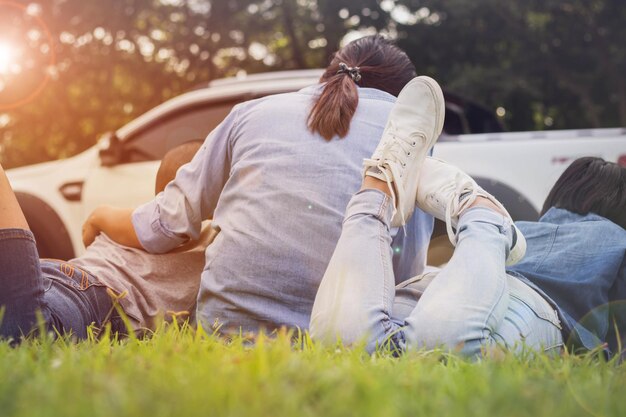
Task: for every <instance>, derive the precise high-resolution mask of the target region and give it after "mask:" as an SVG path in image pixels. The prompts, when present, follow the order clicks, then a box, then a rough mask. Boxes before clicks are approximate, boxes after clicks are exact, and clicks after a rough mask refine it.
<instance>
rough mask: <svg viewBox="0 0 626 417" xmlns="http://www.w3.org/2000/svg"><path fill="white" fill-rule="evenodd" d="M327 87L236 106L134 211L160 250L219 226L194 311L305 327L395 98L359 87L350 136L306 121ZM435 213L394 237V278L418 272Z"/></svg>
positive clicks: (138, 226) (229, 325)
mask: <svg viewBox="0 0 626 417" xmlns="http://www.w3.org/2000/svg"><path fill="white" fill-rule="evenodd" d="M319 91H320V86H319V85H316V86H311V87H308V88H305V89H303V90H300V91H298V92H294V93H287V94H279V95H274V96H268V97H265V98H261V99H257V100H253V101H249V102H245V103H242V104H239V105H237V106H236V107H235V108H234V109H233V110H232V112H231V113H230V114H229V115H228V116H227V117H226V119H225V120H224V121H223V122H222V123H221V124H220V125H219V126H218V127H217V128H216V129H215V130H214V131H213V132H211V133H210V134H209V136H208V137H207V139H206V141H205V142H204V145H203V146H202V148H201V149H200V150H199V151H198V153H197V154H196V156H195V157H194V159H193V160H192V161H191V162H190V163H189V164H187V165H185V166H184V167H182V168H181V169H180V170H179V171H178V173H177V175H176V179H175V180H174V181H172V182H171V183H170V184H168V185H167V187H166V188H165V190H164V191H163V192H162V193H160V194H159V195H158V196H157V197H156V198H155V199H154V200H153V201H151V202H150V203H147V204H145V205H143V206H141V207H139V208H138V209H137V210H135V212H134V213H133V224H134V226H135V230H136V232H137V235H138V237H139V240H140V242H141V244H142V245H143V247H144V248H145V249H146V250H147V251H149V252H153V253H163V252H167V251H169V250H171V249H172V248H175V247H177V246H178V245H180V244H181V243H183V242H185V241H186V240H188V239H195V238H197V237H198V235H199V233H200V223H201V221H202V219H207V218H212V219H213V223H212V224H213V226H214V227H216V228H218V229H219V230H220V233H219V235H218V236H217V238H216V239H215V241H214V242H213V243H212V244H211V245H210V246H209V247H208V248H207V250H206V264H205V268H204V271H203V273H202V281H201V286H200V292H199V295H198V307H197V317H198V318H199V319H200V320H201V322H202V323H203V324H204V325H205V326H207V325H213V324H214V323H216V322H217V323H219V325H221V326H223V327H222V330H236V331H238V330H239V329H241V330H243V331H256V330H258V329H260V328H264V329H266V330H273V329H275V328H277V327H279V326H281V325H286V326H288V327H299V328H301V329H306V328H308V324H309V316H310V313H311V308H312V305H313V301H314V298H315V294H316V292H317V288H318V286H319V283H320V281H321V279H322V276H323V274H324V271H325V269H326V266H327V265H328V262H329V260H330V257H331V255H332V253H333V250H334V248H335V245H336V243H337V240H338V238H339V234H340V233H341V223H342V219H343V215H344V212H345V210H346V206H347V204H348V201H349V200H350V197H351V196H352V194H354V193H355V192H356V191H358V190H359V188H360V185H361V178H362V177H361V171H362V161H363V158H366V157H370V156H371V154H372V152H373V150H374V149H375V147H376V145H377V144H378V142H379V140H380V137H381V134H382V131H383V128H384V126H385V123H386V121H387V117H388V115H389V111H390V110H391V107H392V105H393V103H394V101H395V98H394V97H393V96H391V95H389V94H387V93H385V92H382V91H380V90H376V89H369V88H359V104H358V107H357V110H356V113H355V115H354V117H353V119H352V122H351V125H350V131H349V134H348V135H347V137H345V138H343V139H339V138H334V139H333V140H331V141H326V140H324V139H323V138H322V137H321V136H319V135H318V134H314V133H312V132H311V131H309V130H308V129H307V117H308V114H309V110H310V108H311V105H312V101H313V98H314V96H315V95H316V94H318V93H319ZM432 227H433V219H432V217H430V216H428V215H426V214H424V213H422V212H420V211H416V214H415V215H414V216H413V218H412V220H411V221H410V222H409V224H408V225H407V226H406V235H407V236H408V237H405V233H404V231H402V230H400V231H398V233H397V234H396V237H395V239H394V242H393V251H394V272H395V276H396V281H397V282H398V283H399V282H402V281H404V280H405V279H408V278H409V277H412V276H414V275H417V274H419V273H421V272H422V271H423V269H424V267H425V261H426V252H427V247H428V242H429V239H430V235H431V233H432Z"/></svg>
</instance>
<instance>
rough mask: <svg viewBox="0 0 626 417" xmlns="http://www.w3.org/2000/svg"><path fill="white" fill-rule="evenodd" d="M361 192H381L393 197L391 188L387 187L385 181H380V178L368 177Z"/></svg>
mask: <svg viewBox="0 0 626 417" xmlns="http://www.w3.org/2000/svg"><path fill="white" fill-rule="evenodd" d="M361 190H379V191H382V192H383V193H385V194H387V195H388V196H389V197H391V191H389V186H388V185H387V183H386V182H385V181H382V180H379V179H378V178H374V177H370V176H366V177H365V178H364V179H363V184H362V185H361Z"/></svg>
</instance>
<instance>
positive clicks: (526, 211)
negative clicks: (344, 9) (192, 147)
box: [7, 70, 626, 259]
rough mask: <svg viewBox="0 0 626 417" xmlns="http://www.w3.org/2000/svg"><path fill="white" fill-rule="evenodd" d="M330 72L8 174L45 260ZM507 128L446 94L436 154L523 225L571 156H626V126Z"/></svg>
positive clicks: (236, 86)
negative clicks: (246, 109) (99, 209)
mask: <svg viewBox="0 0 626 417" xmlns="http://www.w3.org/2000/svg"><path fill="white" fill-rule="evenodd" d="M321 74H322V70H300V71H285V72H274V73H268V74H256V75H250V76H247V77H244V78H230V79H224V80H216V81H213V82H211V83H209V84H208V85H207V86H206V87H202V88H199V89H196V90H193V91H190V92H187V93H185V94H182V95H180V96H178V97H176V98H173V99H171V100H169V101H167V102H165V103H163V104H161V105H159V106H157V107H155V108H154V109H152V110H150V111H148V112H147V113H145V114H143V115H142V116H140V117H138V118H137V119H135V120H133V121H132V122H130V123H128V124H127V125H125V126H123V127H120V128H119V129H118V130H117V131H115V132H112V133H109V134H107V135H105V136H104V137H103V138H102V139H101V140H100V141H99V142H98V144H97V145H95V146H93V147H92V148H90V149H88V150H86V151H85V152H82V153H80V154H78V155H76V156H74V157H72V158H68V159H64V160H59V161H52V162H47V163H43V164H37V165H31V166H26V167H21V168H16V169H11V170H9V171H8V172H7V175H8V176H9V179H10V181H11V184H12V185H13V188H14V190H15V192H16V194H17V198H18V200H19V202H20V205H21V206H22V209H23V211H24V213H25V215H26V218H27V220H28V223H29V225H30V227H31V229H32V231H33V233H34V234H35V236H36V238H37V245H38V249H39V254H40V256H41V257H48V258H58V259H70V258H72V257H74V256H77V255H79V254H80V253H81V252H82V251H83V250H84V247H83V245H82V239H81V227H82V223H83V221H84V220H85V218H86V217H87V216H88V215H89V214H90V213H91V211H92V210H93V209H94V208H95V207H96V206H98V205H100V204H112V205H116V206H123V207H135V206H138V205H140V204H142V203H144V202H146V201H149V200H150V199H151V198H152V197H153V195H154V178H155V174H156V170H157V168H158V164H159V160H160V159H161V158H162V156H163V155H164V154H165V153H166V152H167V151H168V150H169V149H171V148H173V147H175V146H177V145H179V144H181V143H184V142H187V141H190V140H197V139H204V138H205V137H206V136H207V134H208V133H209V132H210V131H211V130H212V129H213V128H214V127H216V126H217V125H218V124H219V123H220V122H221V121H222V119H223V118H224V117H225V116H226V115H227V114H228V113H229V112H230V110H231V108H232V107H233V106H234V105H235V104H237V103H240V102H242V101H245V100H249V99H253V98H257V97H262V96H266V95H269V94H275V93H282V92H288V91H293V90H297V89H300V88H302V87H305V86H307V85H311V84H314V83H316V82H317V81H318V79H319V77H320V75H321ZM501 130H502V129H501V127H500V124H499V123H498V121H497V119H496V118H495V117H494V116H493V115H492V114H491V112H489V111H487V110H485V109H484V108H482V107H480V106H477V105H475V104H473V103H471V102H468V101H465V100H463V99H461V98H459V97H456V96H454V95H452V94H449V93H446V124H445V126H444V137H442V138H441V139H440V142H441V143H440V144H438V145H437V146H436V147H435V155H436V156H440V157H442V158H444V159H447V160H449V161H450V162H452V163H455V164H457V165H459V166H460V167H461V168H463V169H464V170H466V171H467V172H468V173H470V174H471V175H473V176H475V177H477V178H478V181H479V183H481V185H482V186H483V187H485V188H486V189H487V190H488V191H490V192H492V193H493V194H494V195H496V197H498V198H499V199H501V200H502V201H503V203H504V204H505V205H506V206H507V207H509V208H510V211H511V214H512V216H513V217H514V218H516V219H536V218H537V214H538V211H539V209H540V207H541V204H542V201H543V199H544V198H545V196H546V194H547V192H548V190H549V188H550V186H551V185H552V183H553V182H554V180H555V179H556V177H557V176H558V175H559V174H560V172H561V171H562V170H563V169H564V167H565V166H566V163H569V161H570V160H571V159H573V158H575V157H577V156H582V155H589V154H593V155H599V156H603V157H605V158H606V159H609V160H618V159H619V158H620V157H621V158H622V159H626V140H625V139H626V132H625V129H603V130H596V131H563V132H550V133H541V132H537V133H532V132H522V133H498V132H501ZM488 132H492V133H488ZM493 132H496V133H493ZM477 133H478V134H477ZM596 136H598V137H597V138H596Z"/></svg>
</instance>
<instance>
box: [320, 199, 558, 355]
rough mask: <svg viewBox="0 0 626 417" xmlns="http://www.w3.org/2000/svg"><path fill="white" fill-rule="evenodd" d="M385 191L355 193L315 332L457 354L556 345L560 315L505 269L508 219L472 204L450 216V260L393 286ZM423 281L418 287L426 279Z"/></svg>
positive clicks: (372, 347) (331, 339)
mask: <svg viewBox="0 0 626 417" xmlns="http://www.w3.org/2000/svg"><path fill="white" fill-rule="evenodd" d="M391 213H392V210H391V204H390V199H389V197H387V196H386V195H385V194H383V193H382V192H379V191H375V190H364V191H360V192H359V193H357V194H355V195H354V197H353V198H352V200H351V201H350V204H349V205H348V208H347V211H346V216H345V219H344V223H343V229H342V233H341V237H340V239H339V241H338V243H337V247H336V248H335V252H334V254H333V256H332V258H331V261H330V264H329V266H328V269H327V270H326V273H325V274H324V278H323V280H322V283H321V285H320V287H319V290H318V293H317V297H316V299H315V303H314V305H313V311H312V314H311V325H310V332H311V335H312V337H313V338H314V339H320V340H324V341H329V342H334V341H336V340H337V339H340V340H341V341H342V342H343V343H345V344H353V343H356V342H359V341H364V342H365V343H366V348H367V349H368V351H370V352H372V351H374V350H375V349H376V347H377V346H381V345H383V344H385V343H392V344H393V346H395V347H396V348H399V349H401V350H406V349H421V348H426V349H432V348H436V347H443V348H444V349H447V350H454V351H458V352H460V353H461V354H463V355H465V356H470V357H475V356H479V355H481V354H482V353H483V352H484V351H485V349H486V348H490V347H493V346H502V347H505V348H507V349H513V350H516V349H520V348H522V346H526V347H528V348H531V349H535V350H547V351H553V350H554V351H560V349H561V347H562V345H563V338H562V335H561V328H560V323H559V319H558V317H557V314H556V312H555V311H554V309H553V308H552V307H551V306H550V305H549V304H548V303H547V302H546V300H545V299H544V298H543V297H541V296H540V295H539V294H538V293H537V292H535V291H534V290H532V289H531V288H530V287H528V286H527V285H526V284H524V283H523V282H521V281H519V280H518V279H517V278H515V277H512V276H509V275H507V273H506V272H505V267H504V262H505V259H506V256H507V252H508V250H509V245H510V243H509V242H510V240H511V236H510V235H511V224H510V222H509V221H508V219H505V218H504V217H503V216H502V215H499V214H497V213H495V212H493V211H491V210H488V209H484V208H473V209H469V210H467V211H465V212H464V213H463V214H462V216H461V218H460V219H459V225H458V243H457V246H456V249H455V251H454V255H453V256H452V259H451V260H450V262H449V263H448V264H447V265H446V266H445V267H444V268H443V269H441V270H440V271H438V272H436V273H429V274H425V275H423V276H420V277H416V278H413V279H410V280H408V281H407V282H406V283H402V284H400V285H399V286H398V288H396V287H395V285H394V276H393V271H392V268H391V257H392V248H391V237H390V235H389V223H390V219H391ZM426 284H427V285H426Z"/></svg>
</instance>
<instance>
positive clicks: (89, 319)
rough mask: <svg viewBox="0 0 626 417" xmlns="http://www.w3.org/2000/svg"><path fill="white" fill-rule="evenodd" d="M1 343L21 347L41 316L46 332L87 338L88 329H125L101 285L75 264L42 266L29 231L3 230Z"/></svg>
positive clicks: (45, 262)
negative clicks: (10, 341) (7, 341)
mask: <svg viewBox="0 0 626 417" xmlns="http://www.w3.org/2000/svg"><path fill="white" fill-rule="evenodd" d="M0 308H3V309H4V314H3V317H2V321H1V322H0V338H9V339H13V340H14V341H17V340H19V339H20V337H21V336H23V335H27V334H29V333H31V332H33V331H36V330H37V327H38V324H39V323H38V318H37V314H40V317H41V319H43V324H44V326H45V328H46V330H49V331H53V332H54V333H55V334H56V332H58V333H60V334H69V333H71V334H72V335H73V336H74V337H77V338H79V339H84V338H86V337H87V327H88V326H89V325H90V324H92V323H94V324H95V325H96V326H98V327H101V326H103V325H104V324H105V323H106V322H107V320H108V319H113V320H112V326H113V329H114V330H116V331H118V330H119V329H120V328H122V327H123V326H122V325H121V321H120V319H119V315H117V314H116V313H115V311H114V309H113V303H112V301H111V298H110V297H109V295H108V294H107V292H106V287H105V286H103V285H102V284H101V283H100V282H98V279H97V278H96V277H94V276H93V275H91V274H89V273H88V272H87V271H84V270H82V269H79V268H77V267H75V266H73V265H72V264H70V263H67V262H64V261H57V260H41V261H40V259H39V254H38V253H37V247H36V245H35V238H34V237H33V234H32V233H31V232H30V231H28V230H23V229H0Z"/></svg>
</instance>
